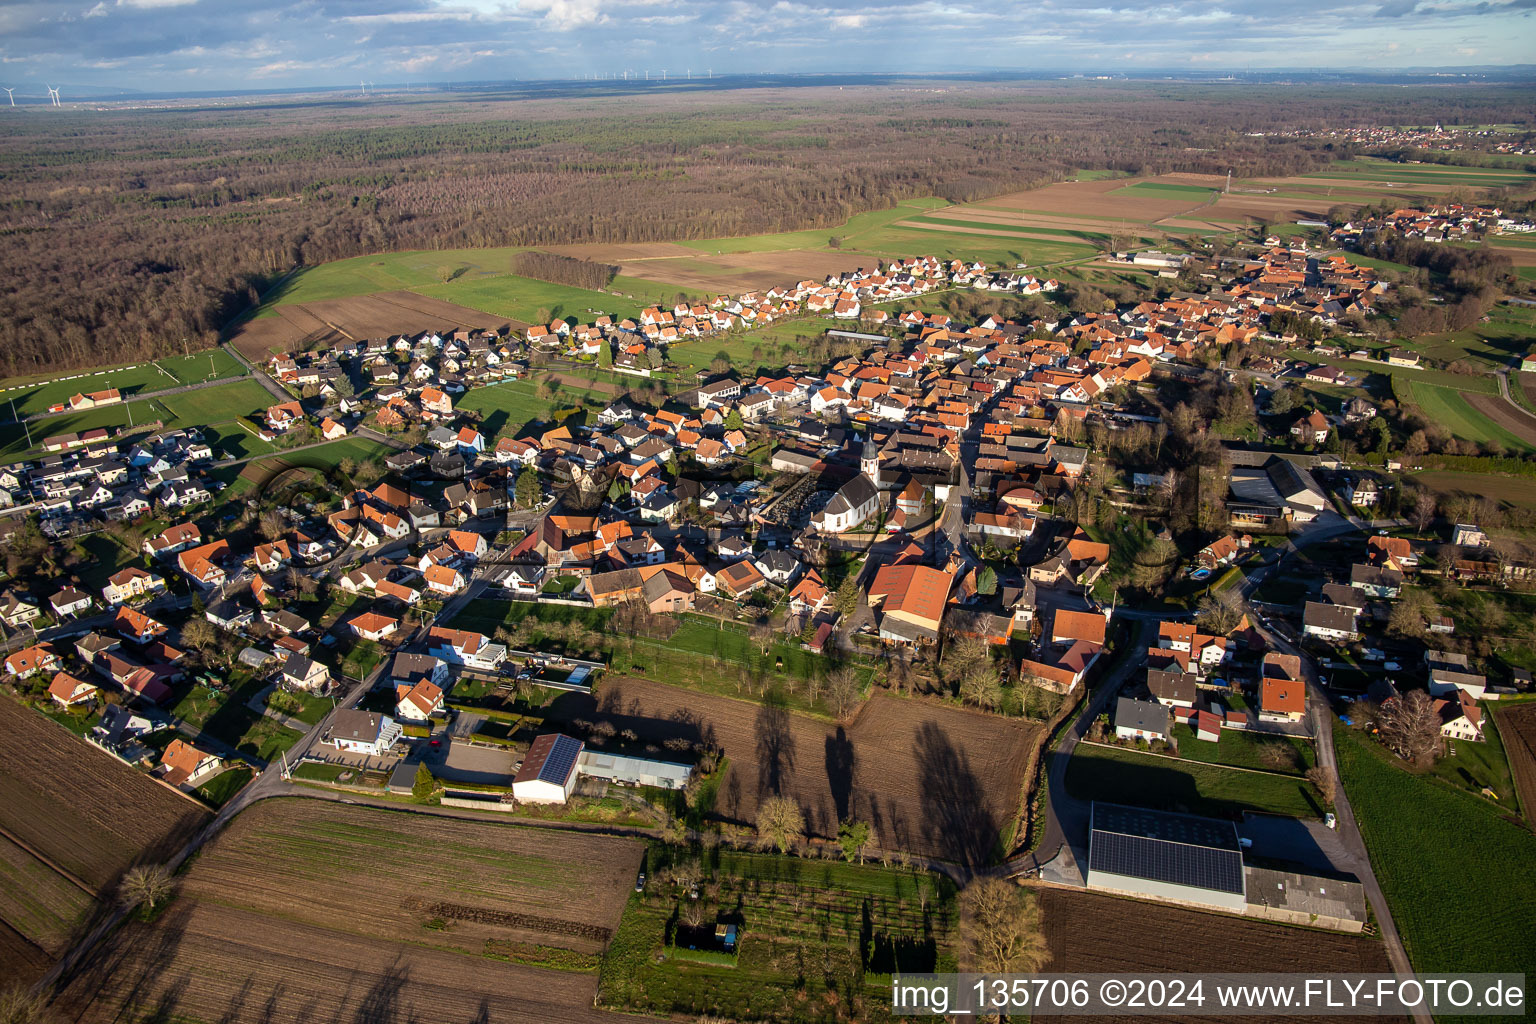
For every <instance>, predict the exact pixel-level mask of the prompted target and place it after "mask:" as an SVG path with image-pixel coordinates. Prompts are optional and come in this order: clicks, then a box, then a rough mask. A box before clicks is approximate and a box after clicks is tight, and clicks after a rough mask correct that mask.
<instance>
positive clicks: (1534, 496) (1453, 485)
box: [1412, 470, 1536, 506]
mask: <svg viewBox="0 0 1536 1024" xmlns="http://www.w3.org/2000/svg"><path fill="white" fill-rule="evenodd" d="M1412 479H1413V481H1414V483H1417V484H1420V485H1422V486H1424V487H1428V488H1429V489H1430V490H1432V491H1438V492H1439V493H1441V494H1448V495H1462V494H1466V495H1471V496H1472V497H1476V498H1491V499H1493V500H1494V501H1499V502H1504V503H1506V504H1509V505H1526V506H1536V480H1531V479H1527V478H1525V477H1517V476H1493V475H1485V474H1482V473H1457V472H1454V471H1450V470H1430V471H1427V472H1423V473H1415V474H1413V477H1412Z"/></svg>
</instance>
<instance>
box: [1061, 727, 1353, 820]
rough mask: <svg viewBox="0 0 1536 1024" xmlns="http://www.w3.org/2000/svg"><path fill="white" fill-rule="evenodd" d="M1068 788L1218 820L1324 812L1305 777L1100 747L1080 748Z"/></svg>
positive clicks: (1086, 796)
mask: <svg viewBox="0 0 1536 1024" xmlns="http://www.w3.org/2000/svg"><path fill="white" fill-rule="evenodd" d="M1181 749H1182V747H1181ZM1052 756H1057V755H1052ZM1067 789H1068V790H1069V791H1070V792H1071V793H1072V795H1073V796H1075V797H1077V798H1078V799H1080V800H1110V801H1114V802H1116V803H1126V804H1134V805H1137V806H1141V807H1149V808H1153V809H1156V810H1171V811H1184V812H1186V813H1189V814H1204V815H1208V816H1210V817H1216V818H1235V817H1237V816H1238V815H1239V814H1241V813H1242V812H1243V811H1265V812H1268V813H1270V814H1286V815H1290V816H1292V817H1297V818H1316V817H1321V816H1322V813H1323V808H1322V805H1321V803H1320V802H1319V801H1318V799H1317V796H1316V793H1315V792H1314V791H1313V789H1312V785H1311V784H1310V783H1308V782H1306V781H1305V780H1303V779H1300V778H1285V777H1283V776H1278V775H1263V774H1259V773H1257V772H1242V771H1234V770H1232V769H1229V768H1223V767H1219V766H1217V765H1212V764H1200V763H1196V762H1191V761H1179V760H1176V759H1172V758H1167V757H1158V756H1155V755H1152V754H1144V753H1141V752H1139V751H1135V750H1129V749H1126V748H1123V747H1107V746H1099V745H1096V744H1079V745H1078V747H1077V752H1076V753H1074V754H1073V755H1072V760H1071V762H1070V763H1069V764H1068V765H1067Z"/></svg>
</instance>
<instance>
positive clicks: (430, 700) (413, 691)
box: [395, 679, 443, 722]
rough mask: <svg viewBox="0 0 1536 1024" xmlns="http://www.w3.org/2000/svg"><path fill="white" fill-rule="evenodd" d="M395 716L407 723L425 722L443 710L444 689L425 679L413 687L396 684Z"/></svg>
mask: <svg viewBox="0 0 1536 1024" xmlns="http://www.w3.org/2000/svg"><path fill="white" fill-rule="evenodd" d="M395 698H396V701H395V714H397V715H399V716H400V717H401V718H402V719H404V720H405V721H407V722H425V721H426V720H427V719H429V718H431V717H432V716H433V715H434V714H435V713H437V712H439V711H441V710H442V709H443V689H442V687H440V686H438V685H437V684H436V683H430V682H427V681H426V680H425V679H423V680H422V681H421V682H419V683H416V684H415V685H413V686H405V685H402V684H399V683H396V684H395Z"/></svg>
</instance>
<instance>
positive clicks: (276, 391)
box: [219, 342, 293, 403]
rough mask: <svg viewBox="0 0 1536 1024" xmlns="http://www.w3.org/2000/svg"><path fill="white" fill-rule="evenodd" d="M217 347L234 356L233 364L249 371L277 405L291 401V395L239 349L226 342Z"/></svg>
mask: <svg viewBox="0 0 1536 1024" xmlns="http://www.w3.org/2000/svg"><path fill="white" fill-rule="evenodd" d="M219 347H220V348H222V349H223V350H224V351H226V352H228V353H229V354H230V355H232V356H234V357H235V362H237V363H239V364H240V365H241V366H243V367H245V368H246V369H247V370H249V371H250V373H251V376H252V377H255V378H256V382H257V383H258V384H260V385H261V386H262V387H264V388H266V389H267V393H268V394H270V395H271V396H272V397H273V398H275V399H276V400H277V401H278V402H279V403H282V402H291V401H293V395H291V394H289V393H288V392H287V391H286V390H284V388H283V386H282V385H281V384H279V383H278V382H277V381H275V380H273V379H272V378H271V376H270V375H268V373H267V371H265V370H263V369H262V368H261V367H259V366H256V365H255V364H253V363H252V362H251V361H250V360H249V359H247V358H245V355H244V354H243V353H242V352H241V351H240V350H239V349H237V348H235V346H233V345H231V344H229V343H228V342H221V343H220V344H219Z"/></svg>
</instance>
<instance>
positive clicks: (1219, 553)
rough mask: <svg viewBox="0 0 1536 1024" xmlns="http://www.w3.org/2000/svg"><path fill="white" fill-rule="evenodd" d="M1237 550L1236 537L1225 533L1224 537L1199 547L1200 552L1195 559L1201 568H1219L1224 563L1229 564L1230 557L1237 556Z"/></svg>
mask: <svg viewBox="0 0 1536 1024" xmlns="http://www.w3.org/2000/svg"><path fill="white" fill-rule="evenodd" d="M1237 551H1238V544H1237V538H1236V537H1234V536H1232V535H1231V534H1227V535H1226V536H1224V537H1218V538H1216V539H1215V540H1213V541H1211V542H1210V543H1209V544H1207V545H1206V546H1205V547H1203V548H1201V549H1200V553H1199V554H1198V555H1197V556H1196V560H1197V561H1198V562H1199V563H1200V565H1201V566H1202V567H1203V568H1206V569H1219V568H1221V567H1222V566H1224V565H1228V564H1230V563H1231V561H1232V559H1234V558H1236V557H1237Z"/></svg>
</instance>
